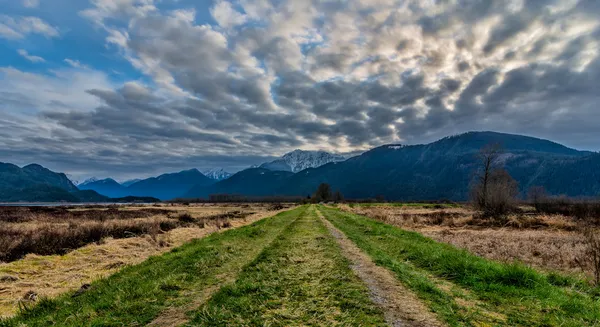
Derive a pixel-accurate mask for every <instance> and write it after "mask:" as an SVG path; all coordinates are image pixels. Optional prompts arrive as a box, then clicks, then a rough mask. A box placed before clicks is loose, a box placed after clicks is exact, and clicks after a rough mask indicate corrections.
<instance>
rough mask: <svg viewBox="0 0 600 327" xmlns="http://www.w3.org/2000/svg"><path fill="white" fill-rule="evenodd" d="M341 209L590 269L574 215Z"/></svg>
mask: <svg viewBox="0 0 600 327" xmlns="http://www.w3.org/2000/svg"><path fill="white" fill-rule="evenodd" d="M340 208H341V209H343V210H346V211H349V212H353V213H356V214H360V215H364V216H367V217H370V218H374V219H376V220H379V221H382V222H385V223H388V224H391V225H394V226H398V227H401V228H403V229H406V230H412V231H416V232H419V233H421V234H423V235H425V236H427V237H430V238H432V239H434V240H437V241H440V242H445V243H450V244H452V245H454V246H456V247H459V248H463V249H467V250H469V251H470V252H472V253H474V254H477V255H479V256H482V257H485V258H488V259H493V260H499V261H502V262H513V261H519V262H522V263H525V264H527V265H531V266H533V267H536V268H540V269H543V270H547V271H560V272H566V273H569V274H582V273H585V274H586V275H587V276H588V277H591V271H592V268H591V266H589V263H587V262H584V260H581V259H582V257H583V256H584V255H585V250H586V244H585V240H584V237H583V235H582V233H581V231H580V224H581V222H580V221H578V219H576V218H573V217H567V216H562V215H544V214H534V213H531V212H528V211H530V210H527V209H528V208H525V209H526V210H525V211H526V213H525V214H519V215H517V214H513V215H510V216H509V217H507V219H506V220H504V221H501V222H498V221H489V220H483V219H478V218H477V214H476V212H475V211H473V210H472V209H471V208H469V207H467V206H463V207H447V208H439V207H438V208H434V207H432V206H428V207H419V206H398V205H383V204H382V205H368V206H366V205H352V206H350V205H341V206H340Z"/></svg>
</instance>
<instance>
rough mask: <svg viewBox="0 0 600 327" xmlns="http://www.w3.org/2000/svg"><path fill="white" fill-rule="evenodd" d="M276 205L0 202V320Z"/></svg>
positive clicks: (251, 219)
mask: <svg viewBox="0 0 600 327" xmlns="http://www.w3.org/2000/svg"><path fill="white" fill-rule="evenodd" d="M286 207H287V206H286ZM282 209H283V208H281V207H278V206H274V205H270V204H251V205H248V204H230V205H229V204H228V205H213V204H197V205H188V206H184V205H167V204H162V205H160V206H153V207H148V206H118V207H115V206H111V207H106V206H97V207H73V208H64V207H2V208H0V317H2V316H10V315H12V314H14V313H15V312H16V311H17V309H18V308H19V305H24V304H27V302H32V301H31V300H35V298H42V297H54V296H57V295H59V294H61V293H64V292H67V291H70V290H75V289H78V288H80V287H81V286H82V285H85V284H88V283H90V282H92V281H93V280H96V279H99V278H102V277H106V276H109V275H111V274H113V273H115V272H117V271H119V270H120V269H122V268H123V267H125V266H127V265H133V264H138V263H140V262H143V261H144V260H146V259H147V258H149V257H150V256H153V255H158V254H161V253H164V252H167V251H169V250H171V249H173V248H175V247H178V246H181V245H182V244H184V243H187V242H189V241H191V240H192V239H196V238H201V237H204V236H206V235H208V234H210V233H213V232H215V231H218V230H222V229H229V228H234V227H239V226H243V225H247V224H250V223H252V222H255V221H257V220H260V219H262V218H265V217H269V216H272V215H274V214H276V213H277V212H279V211H281V210H282Z"/></svg>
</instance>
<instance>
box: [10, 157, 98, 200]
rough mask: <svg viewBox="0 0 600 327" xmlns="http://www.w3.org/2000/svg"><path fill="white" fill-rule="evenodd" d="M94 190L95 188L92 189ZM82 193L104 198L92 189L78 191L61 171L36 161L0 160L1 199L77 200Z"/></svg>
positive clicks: (84, 195) (82, 195)
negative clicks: (15, 162)
mask: <svg viewBox="0 0 600 327" xmlns="http://www.w3.org/2000/svg"><path fill="white" fill-rule="evenodd" d="M94 193H95V192H94ZM83 197H86V198H90V199H92V198H93V199H94V200H95V201H96V200H104V199H106V198H105V197H102V196H101V195H99V194H97V193H95V194H92V193H85V194H84V193H81V191H79V190H78V189H77V187H76V186H75V185H74V184H73V183H72V182H71V181H70V180H69V178H68V177H67V176H66V175H65V174H63V173H56V172H53V171H51V170H49V169H47V168H44V167H42V166H40V165H37V164H32V165H28V166H25V167H23V168H20V167H18V166H16V165H13V164H9V163H0V201H2V202H15V201H27V202H60V201H66V202H80V201H81V199H82V198H83Z"/></svg>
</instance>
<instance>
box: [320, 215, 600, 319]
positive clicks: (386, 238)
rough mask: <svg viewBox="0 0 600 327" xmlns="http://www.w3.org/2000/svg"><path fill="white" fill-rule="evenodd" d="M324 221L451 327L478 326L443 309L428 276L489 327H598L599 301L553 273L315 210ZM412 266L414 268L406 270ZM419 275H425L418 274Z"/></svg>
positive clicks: (449, 308)
mask: <svg viewBox="0 0 600 327" xmlns="http://www.w3.org/2000/svg"><path fill="white" fill-rule="evenodd" d="M320 209H321V212H322V213H323V214H324V216H325V217H326V218H327V219H328V220H329V221H331V222H332V223H333V224H334V225H335V226H336V227H337V228H338V229H340V230H341V231H343V232H344V233H345V234H346V235H347V237H348V238H350V239H351V240H352V241H354V242H355V243H356V244H357V245H358V246H359V247H360V248H361V249H362V250H363V251H365V252H366V253H368V254H369V255H370V256H371V257H372V258H373V259H374V261H375V262H376V263H377V264H379V265H382V266H384V267H387V268H388V269H390V270H392V271H394V272H395V273H396V275H397V277H398V278H399V279H400V280H401V281H403V282H404V283H405V284H406V285H407V286H408V287H410V288H412V289H413V290H415V292H416V293H417V294H418V295H419V296H420V297H422V298H424V299H426V300H427V302H429V303H430V305H432V309H434V310H436V311H438V313H439V314H440V316H441V317H443V318H444V319H445V320H446V321H447V322H449V323H450V324H451V325H457V326H461V325H465V326H475V325H480V324H479V321H477V320H478V318H477V317H476V316H471V317H470V316H468V315H461V314H460V312H461V311H460V310H459V311H454V310H455V308H454V307H455V306H456V304H455V303H454V304H452V302H450V303H451V304H450V305H446V306H444V305H443V303H444V302H446V300H452V299H451V298H448V294H447V293H445V292H442V291H440V289H439V288H437V287H435V284H436V283H435V282H434V281H433V280H432V278H429V277H428V276H434V277H436V278H441V279H444V280H448V281H450V282H452V283H455V284H456V285H459V286H460V287H462V288H464V289H466V290H468V291H469V292H470V293H471V294H472V295H473V296H475V297H476V298H477V300H479V301H481V302H483V303H485V304H486V305H487V308H488V309H490V310H493V311H494V312H495V313H497V314H498V316H501V317H504V319H502V320H501V321H496V322H495V323H494V324H493V325H494V326H573V327H575V326H599V325H600V301H599V298H598V296H597V295H596V294H595V293H594V292H593V291H591V290H584V289H581V288H580V287H579V286H578V287H569V286H568V285H566V284H565V283H563V282H564V281H565V280H566V279H565V280H563V279H561V278H557V276H556V275H555V274H551V275H546V274H543V273H540V272H538V271H536V270H534V269H531V268H529V267H526V266H524V265H521V264H517V263H515V264H504V263H499V262H495V261H491V260H487V259H484V258H481V257H477V256H475V255H473V254H471V253H470V252H468V251H465V250H461V249H457V248H455V247H453V246H451V245H449V244H445V243H439V242H435V241H433V240H431V239H429V238H426V237H424V236H422V235H421V234H418V233H414V232H408V231H404V230H402V229H400V228H397V227H394V226H391V225H387V224H384V223H381V222H378V221H374V220H372V219H369V218H367V217H363V216H360V215H355V214H351V213H346V212H342V211H340V210H337V209H333V208H327V207H323V206H321V207H320ZM411 267H415V268H416V269H411ZM419 270H420V271H422V272H425V273H419ZM453 311H454V312H456V313H453Z"/></svg>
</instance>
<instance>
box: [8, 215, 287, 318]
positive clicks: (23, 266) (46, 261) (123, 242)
mask: <svg viewBox="0 0 600 327" xmlns="http://www.w3.org/2000/svg"><path fill="white" fill-rule="evenodd" d="M278 212H279V211H262V212H258V213H255V214H252V215H250V216H247V217H245V218H242V219H233V220H231V221H229V225H230V227H223V225H218V224H216V223H215V224H213V223H212V222H207V224H206V226H205V228H198V227H187V228H176V229H173V230H171V231H169V232H166V233H164V234H161V235H158V236H156V237H151V236H149V235H146V236H141V237H132V238H127V239H110V238H109V239H104V240H102V241H101V242H100V244H97V243H95V244H90V245H87V246H84V247H82V248H79V249H77V250H74V251H72V252H69V253H67V254H65V255H52V256H40V255H33V254H29V255H27V256H26V257H25V258H24V259H22V260H18V261H14V262H11V263H0V276H11V277H14V278H3V279H0V317H2V316H4V317H8V316H11V315H13V314H15V313H16V311H17V309H18V307H19V303H20V302H21V301H22V299H23V296H24V294H26V293H27V292H29V291H35V292H36V294H38V295H39V297H49V298H52V297H56V296H58V295H60V294H62V293H65V292H68V291H74V290H77V289H79V288H80V287H81V286H82V285H84V284H89V283H91V282H92V281H94V280H96V279H99V278H102V277H106V276H109V275H111V274H113V273H115V272H117V271H118V270H120V269H122V268H123V267H124V266H126V265H134V264H138V263H141V262H142V261H144V260H146V259H147V258H148V257H150V256H153V255H159V254H161V253H164V252H167V251H170V250H171V249H173V248H175V247H178V246H181V245H183V244H184V243H187V242H189V241H191V240H193V239H197V238H202V237H205V236H207V235H209V234H211V233H214V232H216V231H219V230H225V229H229V228H236V227H241V226H244V225H248V224H251V223H253V222H255V221H258V220H260V219H263V218H266V217H270V216H273V215H275V214H277V213H278ZM211 213H212V211H211Z"/></svg>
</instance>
